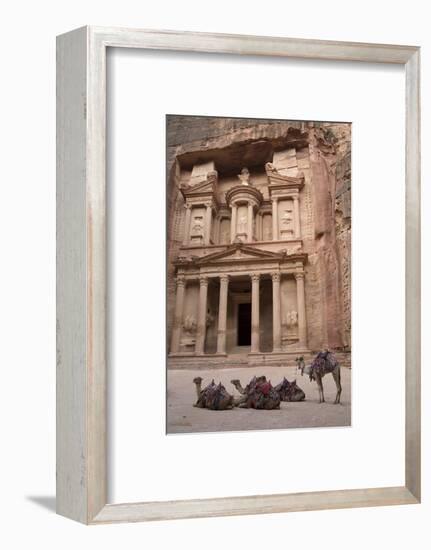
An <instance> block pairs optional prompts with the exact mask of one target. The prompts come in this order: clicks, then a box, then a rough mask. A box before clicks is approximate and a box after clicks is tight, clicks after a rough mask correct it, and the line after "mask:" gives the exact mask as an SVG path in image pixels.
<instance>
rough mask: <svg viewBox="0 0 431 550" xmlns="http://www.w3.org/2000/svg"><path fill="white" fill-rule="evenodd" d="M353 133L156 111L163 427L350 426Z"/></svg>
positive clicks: (345, 128) (337, 126)
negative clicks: (161, 186) (162, 132)
mask: <svg viewBox="0 0 431 550" xmlns="http://www.w3.org/2000/svg"><path fill="white" fill-rule="evenodd" d="M351 133H352V124H351V123H350V122H338V121H337V122H331V121H301V120H283V119H280V120H273V119H246V118H229V117H220V116H218V117H210V116H188V115H177V114H169V115H167V116H166V186H167V188H166V220H167V223H166V230H167V238H166V242H167V248H166V308H167V342H166V345H167V361H166V363H167V376H166V380H167V388H166V399H167V403H166V409H167V422H166V423H167V426H166V431H167V433H168V434H176V433H193V432H219V431H242V430H267V429H286V428H313V427H314V428H316V427H335V426H350V425H351V147H352V145H351V143H352V142H351Z"/></svg>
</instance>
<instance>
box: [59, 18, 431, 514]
mask: <svg viewBox="0 0 431 550" xmlns="http://www.w3.org/2000/svg"><path fill="white" fill-rule="evenodd" d="M109 47H117V48H143V49H153V50H172V51H193V52H213V53H224V54H241V55H259V56H280V57H294V58H303V59H306V58H307V59H316V60H323V59H325V60H338V61H351V62H373V63H376V62H377V63H392V64H398V65H401V66H403V67H404V69H405V80H406V115H405V116H406V156H405V166H406V188H405V189H406V213H405V215H406V235H405V238H406V240H405V248H406V288H405V300H406V322H405V326H406V334H405V340H406V357H405V381H406V384H405V411H406V418H405V483H404V485H402V486H398V487H385V488H369V489H354V490H349V489H346V490H335V491H324V492H306V493H295V494H282V495H250V496H241V497H232V498H209V499H197V500H177V501H164V502H142V503H133V504H107V484H108V479H107V478H108V476H107V392H106V379H107V377H106V349H105V347H106V340H105V339H106V300H107V296H106V208H105V206H106V191H105V185H106V176H105V128H106V50H107V48H109ZM419 59H420V50H419V48H418V47H412V46H399V45H381V44H361V43H350V42H329V41H318V40H299V39H290V38H273V37H257V36H240V35H223V34H205V33H189V32H178V31H147V30H131V29H112V28H99V27H83V28H80V29H77V30H74V31H72V32H70V33H67V34H64V35H61V36H59V37H58V39H57V512H58V513H59V514H61V515H63V516H66V517H69V518H72V519H74V520H77V521H80V522H82V523H86V524H98V523H111V522H128V521H142V520H160V519H174V518H188V517H208V516H223V515H240V514H261V513H274V512H288V511H300V510H318V509H329V508H350V507H361V506H385V505H396V504H411V503H418V502H420V487H421V475H420V472H421V436H420V411H421V400H420V398H421V396H420V84H419V73H420V67H419Z"/></svg>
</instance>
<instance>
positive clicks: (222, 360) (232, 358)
mask: <svg viewBox="0 0 431 550" xmlns="http://www.w3.org/2000/svg"><path fill="white" fill-rule="evenodd" d="M298 355H302V356H303V357H304V359H305V363H306V364H309V363H311V361H312V360H313V358H314V356H315V354H314V353H310V352H301V351H295V352H288V353H287V352H282V353H259V354H256V355H254V354H253V355H248V354H245V353H243V354H241V353H235V354H231V355H228V356H224V357H223V356H220V355H216V354H214V355H210V354H209V355H202V356H188V357H187V356H183V357H181V356H175V357H168V362H167V363H168V368H169V369H196V370H199V369H234V368H235V369H236V368H241V367H244V368H247V367H259V366H262V367H263V366H271V367H294V366H296V363H295V358H296V357H298ZM335 355H336V357H337V359H338V361H339V362H340V364H341V365H342V366H343V367H348V368H351V358H350V353H348V352H336V354H335Z"/></svg>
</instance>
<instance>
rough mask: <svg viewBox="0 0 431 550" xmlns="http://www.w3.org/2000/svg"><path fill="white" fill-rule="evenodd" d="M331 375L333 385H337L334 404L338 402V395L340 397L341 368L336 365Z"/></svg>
mask: <svg viewBox="0 0 431 550" xmlns="http://www.w3.org/2000/svg"><path fill="white" fill-rule="evenodd" d="M332 376H333V377H334V382H335V385H336V386H337V395H336V397H335V401H334V404H338V403H340V397H341V390H342V388H341V369H340V367H338V368H337V369H335V370H334V371H333V373H332Z"/></svg>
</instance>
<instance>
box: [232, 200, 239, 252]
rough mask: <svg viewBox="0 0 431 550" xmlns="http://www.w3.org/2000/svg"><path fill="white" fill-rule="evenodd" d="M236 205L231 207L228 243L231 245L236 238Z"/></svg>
mask: <svg viewBox="0 0 431 550" xmlns="http://www.w3.org/2000/svg"><path fill="white" fill-rule="evenodd" d="M237 208H238V207H237V205H236V204H233V205H232V216H231V220H230V242H231V243H233V241H234V240H235V237H236V214H237Z"/></svg>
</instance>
